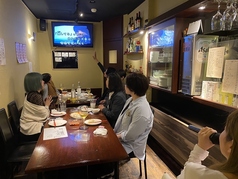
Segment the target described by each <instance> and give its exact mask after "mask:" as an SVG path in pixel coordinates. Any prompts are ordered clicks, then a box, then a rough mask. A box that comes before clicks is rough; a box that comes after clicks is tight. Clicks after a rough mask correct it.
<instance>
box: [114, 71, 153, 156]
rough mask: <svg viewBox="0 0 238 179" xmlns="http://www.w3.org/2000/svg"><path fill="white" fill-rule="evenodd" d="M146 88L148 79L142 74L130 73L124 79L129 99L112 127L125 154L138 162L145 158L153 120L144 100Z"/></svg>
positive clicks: (147, 104) (148, 106)
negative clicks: (135, 158)
mask: <svg viewBox="0 0 238 179" xmlns="http://www.w3.org/2000/svg"><path fill="white" fill-rule="evenodd" d="M148 87H149V82H148V79H147V78H146V77H145V76H144V75H143V74H138V73H131V74H130V75H128V76H127V77H126V85H125V92H126V94H128V95H130V96H131V97H130V98H129V99H127V101H126V103H125V105H124V107H123V109H122V112H121V113H120V115H119V117H118V119H117V122H116V124H115V127H114V131H115V133H116V134H117V137H118V139H119V140H120V141H121V143H122V145H123V147H124V148H125V150H126V152H127V154H128V155H129V156H130V157H134V156H135V157H137V158H138V159H140V160H144V158H145V149H146V143H147V138H148V135H149V133H150V131H151V129H152V126H153V118H154V115H153V113H152V110H151V108H150V105H149V103H148V101H147V99H146V91H147V89H148Z"/></svg>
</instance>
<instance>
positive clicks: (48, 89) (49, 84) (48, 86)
mask: <svg viewBox="0 0 238 179" xmlns="http://www.w3.org/2000/svg"><path fill="white" fill-rule="evenodd" d="M42 76H43V81H44V89H43V99H46V97H47V96H52V97H56V96H58V95H59V91H58V90H57V89H56V87H55V85H54V82H53V81H52V77H51V75H50V74H49V73H43V74H42Z"/></svg>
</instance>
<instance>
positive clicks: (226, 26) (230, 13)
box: [222, 0, 236, 30]
mask: <svg viewBox="0 0 238 179" xmlns="http://www.w3.org/2000/svg"><path fill="white" fill-rule="evenodd" d="M235 15H236V8H235V7H234V6H233V1H232V0H227V3H226V10H225V11H224V12H223V15H222V30H231V28H232V24H233V20H234V18H235Z"/></svg>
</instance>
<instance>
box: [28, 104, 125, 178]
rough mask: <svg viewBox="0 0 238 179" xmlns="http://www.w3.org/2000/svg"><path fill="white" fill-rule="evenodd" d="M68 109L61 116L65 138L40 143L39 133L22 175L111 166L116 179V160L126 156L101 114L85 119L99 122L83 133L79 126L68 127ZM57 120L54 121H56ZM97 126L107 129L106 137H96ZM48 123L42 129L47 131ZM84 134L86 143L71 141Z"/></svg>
mask: <svg viewBox="0 0 238 179" xmlns="http://www.w3.org/2000/svg"><path fill="white" fill-rule="evenodd" d="M70 111H71V109H69V108H68V109H67V111H66V115H65V116H62V117H63V119H64V120H66V121H67V123H66V125H65V127H66V130H67V133H68V137H63V138H56V139H50V140H43V135H44V134H43V133H44V130H43V131H42V133H41V135H40V137H39V139H38V141H37V143H36V146H35V149H34V151H33V153H32V155H31V158H30V160H29V162H28V164H27V166H26V169H25V173H38V174H39V173H42V172H45V171H53V170H60V169H66V168H73V167H81V166H90V165H96V164H106V163H114V174H115V178H117V179H118V178H119V161H120V160H125V159H128V155H127V153H126V151H125V149H124V148H123V146H122V145H121V143H120V141H119V140H118V138H117V136H116V134H115V133H114V131H113V129H112V127H111V126H110V124H109V122H108V121H107V119H106V117H105V116H104V114H103V113H101V112H99V113H97V114H89V115H88V116H87V118H86V120H87V119H101V120H102V123H101V124H98V125H89V126H88V129H87V130H85V131H82V130H79V126H71V125H70V124H69V123H70V120H74V119H72V117H70ZM56 120H57V119H56ZM99 125H100V126H104V128H106V129H107V134H106V135H95V134H94V133H93V131H94V130H95V129H97V128H98V127H99ZM49 127H50V126H49V124H48V122H46V123H45V126H44V129H47V128H49ZM80 133H85V134H87V135H89V139H88V140H87V141H77V140H74V135H76V134H80Z"/></svg>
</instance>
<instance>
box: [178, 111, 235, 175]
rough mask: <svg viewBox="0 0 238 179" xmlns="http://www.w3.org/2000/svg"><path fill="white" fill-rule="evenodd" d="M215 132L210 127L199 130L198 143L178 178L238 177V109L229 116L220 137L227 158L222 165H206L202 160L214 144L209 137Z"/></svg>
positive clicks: (222, 150) (222, 149) (221, 148)
mask: <svg viewBox="0 0 238 179" xmlns="http://www.w3.org/2000/svg"><path fill="white" fill-rule="evenodd" d="M214 132H216V131H215V130H214V129H212V128H209V127H204V128H202V129H201V130H200V131H199V133H198V144H196V145H195V146H194V149H193V150H192V151H191V153H190V156H189V159H188V161H187V162H186V163H185V165H184V169H183V170H182V172H181V174H180V175H179V176H178V177H177V179H200V178H202V179H238V110H235V111H233V112H232V113H231V114H230V115H229V116H228V117H227V121H226V125H225V129H224V131H223V132H222V133H221V135H220V137H219V142H220V150H221V153H222V155H223V156H224V157H225V158H226V159H227V160H226V161H225V162H224V163H222V164H220V165H214V166H211V167H206V166H204V165H202V164H201V162H202V161H203V160H205V159H206V158H207V156H208V154H209V152H208V151H207V150H209V149H210V148H211V147H213V146H214V144H212V142H211V141H210V139H209V136H210V135H211V134H212V133H214Z"/></svg>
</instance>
